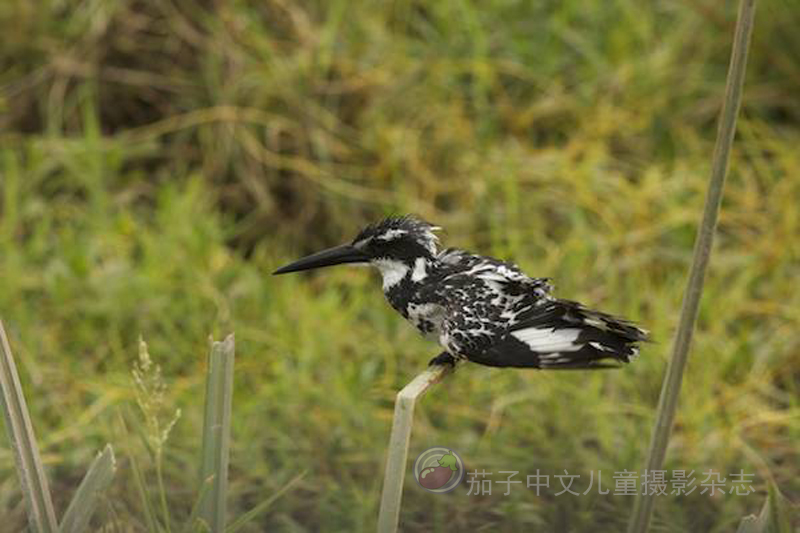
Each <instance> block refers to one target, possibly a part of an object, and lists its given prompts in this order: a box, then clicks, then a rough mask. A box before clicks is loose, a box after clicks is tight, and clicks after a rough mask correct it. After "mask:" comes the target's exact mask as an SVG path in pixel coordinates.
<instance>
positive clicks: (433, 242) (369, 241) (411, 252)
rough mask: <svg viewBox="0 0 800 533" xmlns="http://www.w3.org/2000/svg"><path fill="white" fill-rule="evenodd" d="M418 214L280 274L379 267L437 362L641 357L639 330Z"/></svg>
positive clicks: (564, 362)
mask: <svg viewBox="0 0 800 533" xmlns="http://www.w3.org/2000/svg"><path fill="white" fill-rule="evenodd" d="M438 229H439V228H438V227H435V226H433V225H431V224H429V223H427V222H424V221H422V220H420V219H418V218H415V217H412V216H401V217H390V218H387V219H385V220H382V221H381V222H378V223H376V224H372V225H370V226H367V227H366V228H365V229H364V230H362V231H361V233H359V234H358V236H356V238H355V239H354V240H353V242H351V243H349V244H343V245H341V246H336V247H334V248H330V249H328V250H324V251H321V252H318V253H315V254H312V255H310V256H308V257H304V258H303V259H300V260H298V261H295V262H294V263H291V264H290V265H286V266H284V267H283V268H280V269H278V270H276V271H275V272H274V273H275V274H284V273H287V272H297V271H300V270H308V269H312V268H319V267H325V266H332V265H338V264H342V263H361V264H368V265H372V266H374V267H376V268H377V269H378V270H379V271H380V273H381V275H382V276H383V292H384V294H385V295H386V298H387V299H388V300H389V303H390V304H391V305H392V307H393V308H395V309H396V310H397V311H398V312H399V313H400V314H402V315H403V317H405V318H406V319H407V320H408V321H409V322H411V323H412V324H413V325H414V326H415V327H416V328H417V329H418V330H419V331H420V332H421V333H422V334H423V335H425V336H426V337H431V338H433V339H434V340H436V341H438V342H439V344H440V345H441V346H442V347H443V348H444V350H445V351H444V352H442V353H441V354H440V355H438V356H437V357H434V358H433V359H432V360H431V361H430V364H454V363H455V362H456V361H457V360H461V359H467V360H469V361H472V362H475V363H480V364H483V365H489V366H501V367H527V368H542V369H581V368H598V367H609V366H619V364H620V363H628V362H630V361H631V360H633V359H635V358H636V357H637V356H638V352H639V348H638V343H639V342H641V341H646V340H647V332H646V331H645V330H643V329H641V328H639V327H637V326H636V325H634V324H633V323H631V322H629V321H627V320H623V319H620V318H617V317H614V316H611V315H608V314H606V313H601V312H599V311H594V310H591V309H588V308H586V307H584V306H583V305H581V304H579V303H577V302H572V301H569V300H561V299H558V298H555V297H554V296H552V294H551V292H552V288H553V287H552V285H551V284H550V282H549V280H548V279H546V278H531V277H528V276H526V275H525V274H524V273H522V271H521V270H520V269H519V268H518V267H517V266H516V265H514V264H511V263H506V262H503V261H500V260H497V259H493V258H491V257H485V256H480V255H474V254H471V253H469V252H466V251H463V250H458V249H454V248H449V249H446V250H442V251H440V250H439V249H438V238H437V236H436V235H435V234H434V231H435V230H438Z"/></svg>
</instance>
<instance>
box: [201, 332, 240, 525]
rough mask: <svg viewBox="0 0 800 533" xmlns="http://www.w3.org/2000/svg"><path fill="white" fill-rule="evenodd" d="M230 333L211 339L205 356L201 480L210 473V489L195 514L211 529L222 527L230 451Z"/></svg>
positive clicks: (231, 374)
mask: <svg viewBox="0 0 800 533" xmlns="http://www.w3.org/2000/svg"><path fill="white" fill-rule="evenodd" d="M233 362H234V337H233V335H232V334H231V335H228V337H226V338H225V340H224V341H223V342H214V343H213V344H212V345H211V352H210V354H209V356H208V376H207V380H206V403H205V418H204V421H203V452H202V459H201V461H202V462H201V465H200V479H201V483H202V482H203V481H204V480H206V479H208V478H209V477H213V480H212V485H211V489H210V490H209V491H208V492H206V494H205V495H204V496H202V498H201V499H200V505H199V516H200V518H201V519H202V520H204V521H205V522H206V523H207V524H208V525H209V527H210V528H211V531H213V532H214V533H221V532H222V531H223V530H224V528H225V512H226V507H225V505H226V496H227V489H228V459H229V452H230V430H231V405H232V402H233Z"/></svg>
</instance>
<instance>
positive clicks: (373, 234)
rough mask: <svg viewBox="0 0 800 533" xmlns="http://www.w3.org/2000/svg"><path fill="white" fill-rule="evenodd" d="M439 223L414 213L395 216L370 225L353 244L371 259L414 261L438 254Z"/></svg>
mask: <svg viewBox="0 0 800 533" xmlns="http://www.w3.org/2000/svg"><path fill="white" fill-rule="evenodd" d="M438 229H439V228H438V227H437V226H434V225H433V224H430V223H428V222H425V221H424V220H422V219H420V218H417V217H414V216H411V215H404V216H393V217H388V218H385V219H383V220H381V221H380V222H375V223H374V224H370V225H369V226H367V227H366V228H364V229H363V230H361V232H360V233H359V234H358V235H357V236H356V238H355V239H353V243H352V246H353V247H355V248H356V249H358V250H360V251H361V252H362V253H363V254H364V255H365V256H367V257H368V258H369V259H370V260H396V261H403V262H407V263H412V264H413V262H414V261H415V260H416V259H417V258H419V257H425V258H432V257H434V256H435V255H436V252H437V246H438V244H439V239H438V237H437V236H436V234H435V233H434V231H436V230H438Z"/></svg>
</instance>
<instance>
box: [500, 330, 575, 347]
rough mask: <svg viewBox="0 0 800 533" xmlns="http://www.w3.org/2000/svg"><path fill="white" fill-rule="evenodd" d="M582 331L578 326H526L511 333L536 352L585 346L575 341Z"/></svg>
mask: <svg viewBox="0 0 800 533" xmlns="http://www.w3.org/2000/svg"><path fill="white" fill-rule="evenodd" d="M580 333H581V330H580V329H576V328H568V329H552V328H525V329H519V330H517V331H512V332H511V335H512V336H513V337H515V338H517V339H518V340H520V341H522V342H524V343H525V344H527V345H528V346H529V347H530V348H531V350H533V351H536V352H574V351H576V350H580V349H581V347H582V346H583V345H582V344H578V343H576V342H575V341H576V340H577V339H578V335H580Z"/></svg>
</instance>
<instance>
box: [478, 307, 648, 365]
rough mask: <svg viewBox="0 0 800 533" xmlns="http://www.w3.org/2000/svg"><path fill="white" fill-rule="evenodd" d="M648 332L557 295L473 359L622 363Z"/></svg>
mask: <svg viewBox="0 0 800 533" xmlns="http://www.w3.org/2000/svg"><path fill="white" fill-rule="evenodd" d="M647 340H648V333H647V331H645V330H643V329H641V328H639V327H638V326H636V325H635V324H633V323H632V322H629V321H627V320H624V319H621V318H617V317H614V316H612V315H608V314H606V313H601V312H599V311H594V310H591V309H588V308H586V307H584V306H582V305H581V304H579V303H577V302H572V301H569V300H552V301H549V302H547V303H544V304H542V305H540V306H537V307H536V308H533V309H532V310H531V311H529V312H527V313H526V314H525V315H524V316H521V317H520V320H519V321H518V322H517V323H516V324H515V325H514V326H513V327H512V328H511V329H510V330H509V331H508V332H507V333H506V335H505V336H504V337H503V340H501V341H500V342H499V343H497V344H495V345H494V346H492V347H491V348H489V349H488V350H486V351H485V352H484V353H482V354H480V355H479V356H478V357H470V359H471V360H472V361H475V362H477V363H482V364H485V365H490V366H512V367H532V368H542V369H592V368H609V367H616V366H619V365H620V364H621V363H628V362H630V361H632V360H634V359H635V358H636V357H637V356H638V354H639V346H638V343H639V342H643V341H647Z"/></svg>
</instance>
